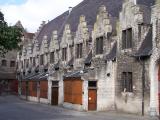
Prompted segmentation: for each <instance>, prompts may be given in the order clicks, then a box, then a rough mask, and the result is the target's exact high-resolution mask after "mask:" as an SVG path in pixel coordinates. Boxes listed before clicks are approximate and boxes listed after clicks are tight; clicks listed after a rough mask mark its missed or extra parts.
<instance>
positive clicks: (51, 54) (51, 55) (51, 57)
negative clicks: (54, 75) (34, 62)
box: [50, 52, 54, 63]
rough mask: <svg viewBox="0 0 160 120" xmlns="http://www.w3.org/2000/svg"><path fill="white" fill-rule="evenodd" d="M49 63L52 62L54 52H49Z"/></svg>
mask: <svg viewBox="0 0 160 120" xmlns="http://www.w3.org/2000/svg"><path fill="white" fill-rule="evenodd" d="M50 63H54V52H51V53H50Z"/></svg>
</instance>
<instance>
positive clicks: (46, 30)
mask: <svg viewBox="0 0 160 120" xmlns="http://www.w3.org/2000/svg"><path fill="white" fill-rule="evenodd" d="M67 16H68V11H66V12H64V13H63V14H61V15H60V16H58V17H56V18H55V19H53V20H52V21H50V22H48V23H47V24H45V25H44V26H43V28H42V29H41V31H40V33H39V34H38V36H37V40H38V41H39V43H40V44H41V42H42V40H43V36H45V35H46V36H47V39H48V42H50V40H51V37H52V32H53V31H54V30H57V31H58V33H59V31H60V30H61V29H62V25H64V22H65V20H66V18H67Z"/></svg>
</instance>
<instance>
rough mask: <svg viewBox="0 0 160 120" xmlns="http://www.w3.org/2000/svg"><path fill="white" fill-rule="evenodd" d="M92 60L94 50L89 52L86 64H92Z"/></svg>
mask: <svg viewBox="0 0 160 120" xmlns="http://www.w3.org/2000/svg"><path fill="white" fill-rule="evenodd" d="M91 61H92V51H90V52H89V54H88V56H87V58H86V59H85V61H84V64H91Z"/></svg>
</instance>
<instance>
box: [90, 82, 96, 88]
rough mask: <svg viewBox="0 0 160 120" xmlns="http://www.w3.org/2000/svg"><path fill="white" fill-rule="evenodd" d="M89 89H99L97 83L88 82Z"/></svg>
mask: <svg viewBox="0 0 160 120" xmlns="http://www.w3.org/2000/svg"><path fill="white" fill-rule="evenodd" d="M88 87H89V88H97V81H88Z"/></svg>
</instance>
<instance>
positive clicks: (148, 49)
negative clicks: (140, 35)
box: [134, 27, 152, 57]
mask: <svg viewBox="0 0 160 120" xmlns="http://www.w3.org/2000/svg"><path fill="white" fill-rule="evenodd" d="M151 54H152V27H150V28H149V31H148V33H147V35H146V37H145V39H144V40H143V42H142V44H141V46H140V48H139V50H138V51H137V52H136V54H135V55H134V56H135V57H146V56H150V55H151Z"/></svg>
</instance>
